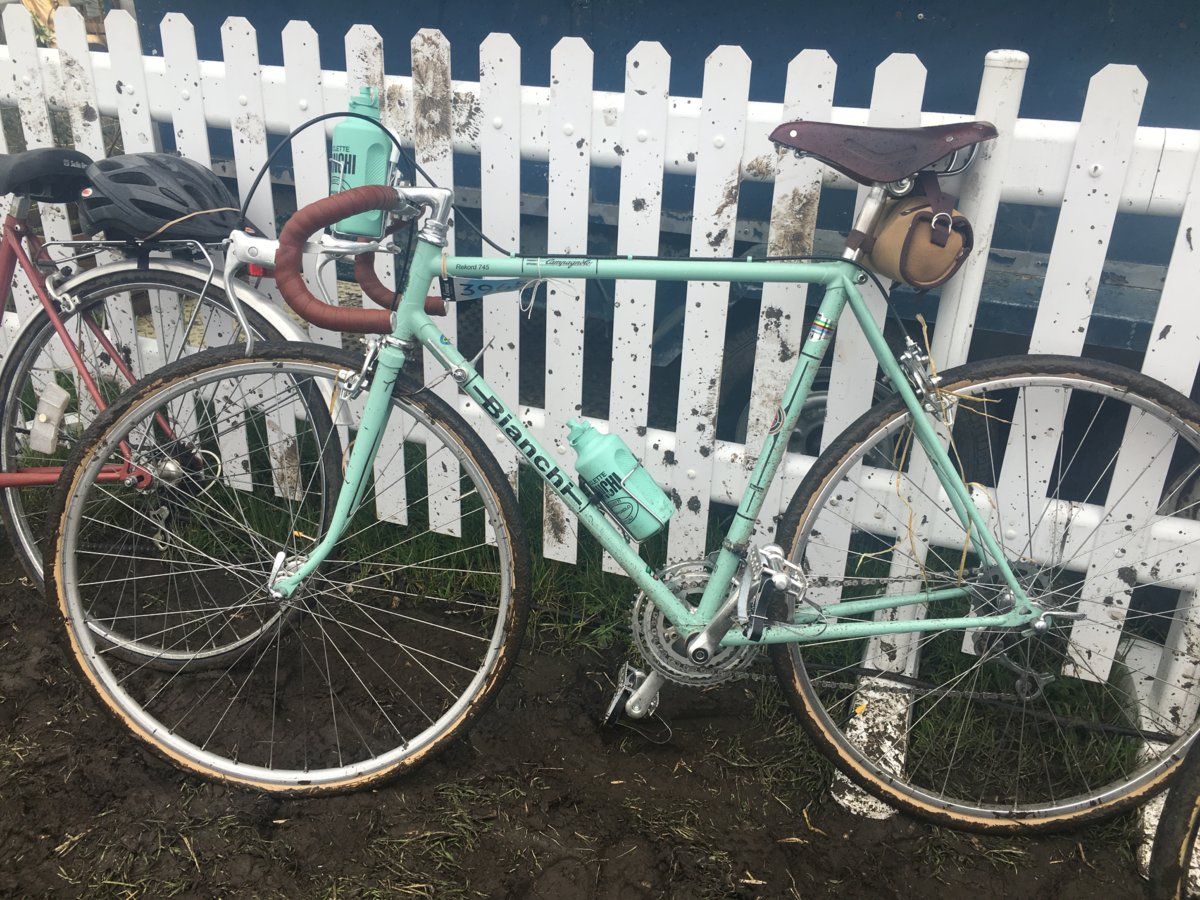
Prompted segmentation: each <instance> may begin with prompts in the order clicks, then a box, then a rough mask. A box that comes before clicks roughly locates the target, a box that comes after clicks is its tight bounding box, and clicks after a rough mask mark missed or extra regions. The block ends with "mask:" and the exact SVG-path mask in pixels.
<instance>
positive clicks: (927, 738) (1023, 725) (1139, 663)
mask: <svg viewBox="0 0 1200 900" xmlns="http://www.w3.org/2000/svg"><path fill="white" fill-rule="evenodd" d="M939 396H940V399H941V401H942V402H943V403H944V411H943V412H942V413H941V414H940V415H938V416H937V418H938V419H939V421H938V422H937V423H936V427H937V428H938V430H939V433H940V435H941V437H942V440H943V443H944V444H945V445H947V446H948V448H949V454H950V456H951V459H952V460H954V461H955V463H956V466H957V467H958V468H959V474H960V476H961V478H962V480H963V482H964V484H966V485H968V487H969V490H970V493H971V496H972V499H973V501H974V503H975V506H976V507H977V508H978V509H979V510H980V512H981V514H982V517H983V518H984V519H985V521H987V523H988V527H989V528H990V530H991V532H992V534H993V536H994V537H995V538H996V541H997V542H998V543H999V545H1000V547H1001V549H1002V551H1003V553H1004V554H1005V557H1006V559H1007V562H1008V564H1009V566H1010V567H1011V568H1012V570H1013V571H1014V573H1015V574H1016V577H1017V579H1018V581H1019V582H1020V584H1021V587H1022V589H1023V590H1024V591H1025V593H1026V594H1027V595H1029V596H1030V597H1031V599H1033V600H1034V601H1035V602H1036V603H1038V604H1039V605H1040V606H1041V607H1042V608H1043V609H1045V610H1048V611H1050V612H1051V613H1054V612H1058V613H1062V614H1064V615H1062V616H1059V617H1054V616H1053V615H1051V616H1049V617H1047V618H1046V620H1045V623H1044V624H1045V625H1046V627H1045V628H1032V627H1028V626H1024V627H1021V628H1007V629H1003V628H995V627H993V628H968V629H965V630H964V629H959V630H948V629H938V628H933V629H932V630H929V631H920V632H907V633H898V634H891V635H884V636H875V637H859V638H853V639H851V638H847V639H834V638H830V639H828V640H825V641H821V640H817V641H815V642H813V643H810V644H780V645H775V646H774V647H773V648H772V653H773V659H774V663H775V667H776V671H777V674H778V676H779V680H780V682H781V684H782V686H783V689H784V692H785V694H786V696H787V697H788V700H789V702H790V704H791V706H792V707H793V709H794V710H795V712H796V713H797V714H798V715H799V717H800V718H801V719H802V720H803V722H804V724H805V727H806V728H807V730H808V731H809V733H810V735H811V736H812V737H813V738H814V739H815V740H816V741H817V743H818V745H819V746H820V747H821V748H823V749H824V750H825V751H826V752H827V754H828V755H829V756H830V758H831V759H833V760H834V762H835V763H836V764H837V765H838V766H839V768H840V769H841V770H842V772H843V773H844V774H845V775H846V776H848V777H849V778H850V779H852V780H853V781H855V782H857V783H858V784H859V785H861V786H863V787H865V788H866V789H868V790H869V791H870V792H871V793H873V794H875V795H876V796H878V797H880V798H882V799H884V800H885V801H886V802H887V803H889V804H891V805H893V806H895V807H898V808H900V809H902V810H905V811H907V812H909V813H912V814H915V815H919V816H922V817H925V818H927V819H931V820H933V821H935V822H938V823H942V824H946V825H950V826H953V827H958V828H969V829H975V830H981V831H998V832H1003V831H1018V830H1039V829H1051V828H1059V827H1066V826H1070V825H1075V824H1079V823H1082V822H1085V821H1090V820H1093V819H1096V818H1099V817H1102V816H1106V815H1110V814H1113V813H1116V812H1118V811H1121V810H1124V809H1127V808H1129V807H1131V806H1133V805H1135V804H1137V803H1140V802H1143V801H1144V800H1145V799H1147V798H1148V797H1149V796H1151V795H1152V794H1154V793H1155V792H1156V791H1158V790H1160V789H1161V788H1162V787H1163V786H1164V784H1165V782H1166V781H1167V779H1168V777H1169V776H1170V774H1171V772H1172V771H1173V770H1174V768H1175V766H1176V765H1177V763H1178V759H1179V757H1180V756H1181V755H1182V753H1183V750H1184V749H1185V748H1186V746H1187V745H1188V743H1189V742H1190V741H1191V740H1192V738H1193V737H1194V735H1195V733H1196V730H1197V727H1198V720H1197V715H1198V711H1200V689H1198V688H1197V685H1198V683H1200V678H1198V676H1200V650H1197V649H1196V648H1197V647H1200V604H1198V602H1197V599H1196V591H1197V589H1198V588H1200V580H1198V576H1200V552H1198V549H1200V527H1198V525H1197V522H1196V521H1195V516H1194V512H1190V511H1189V506H1190V505H1191V504H1190V503H1181V502H1180V501H1179V498H1178V497H1177V496H1176V495H1177V493H1178V490H1179V489H1178V487H1177V486H1178V485H1180V484H1186V483H1191V482H1192V481H1194V478H1195V475H1196V473H1197V471H1200V407H1197V405H1196V404H1194V403H1193V402H1191V401H1190V400H1188V399H1187V398H1186V397H1184V396H1182V395H1181V394H1179V393H1177V392H1176V391H1174V390H1172V389H1170V388H1168V387H1167V386H1165V385H1163V384H1160V383H1158V382H1155V381H1153V380H1151V379H1149V378H1146V377H1145V376H1143V375H1141V374H1139V373H1137V372H1133V371H1130V370H1127V369H1124V368H1121V367H1119V366H1114V365H1111V364H1107V363H1102V362H1096V361H1090V360H1083V359H1075V358H1066V357H1044V356H1043V357H1038V356H1028V357H1015V358H1006V359H997V360H991V361H988V362H982V363H978V364H972V365H967V366H963V367H961V368H959V369H955V370H952V371H950V372H947V373H945V375H944V380H943V382H942V384H941V386H940V392H939ZM912 426H913V423H912V418H911V415H910V413H909V412H908V410H907V408H906V407H905V406H904V405H903V403H902V402H901V401H900V399H899V398H894V399H893V400H890V401H888V402H887V403H884V404H882V405H880V406H878V407H876V408H875V409H872V410H870V411H869V412H868V413H867V414H866V415H864V416H863V417H862V418H861V419H859V420H858V421H857V422H856V423H854V424H853V425H852V426H850V428H848V429H847V430H846V432H845V433H844V434H842V435H841V436H840V437H838V439H837V440H836V441H835V442H834V443H833V444H831V445H830V447H829V449H828V451H827V452H826V453H825V454H824V455H823V456H821V458H820V459H819V460H818V461H817V463H816V464H815V465H814V466H813V468H812V470H811V471H810V472H809V473H808V476H807V477H806V479H805V481H804V482H803V483H802V484H801V486H800V488H799V489H798V490H797V492H796V495H795V496H794V497H793V499H792V502H791V504H790V505H789V507H788V510H787V512H786V514H785V517H784V520H783V522H782V523H781V526H780V532H779V533H780V543H781V544H782V545H783V546H784V547H785V548H787V549H788V551H789V553H790V556H791V559H792V560H793V561H795V562H798V563H801V564H803V566H804V567H805V569H806V570H807V573H808V577H809V590H808V594H807V596H806V598H805V602H804V604H803V605H802V606H801V607H800V609H801V611H802V612H804V613H805V614H806V615H807V616H808V617H809V618H811V613H812V612H813V609H814V606H815V607H824V606H828V605H829V604H830V603H836V602H839V601H845V600H852V599H859V598H862V597H869V596H879V595H886V594H900V593H903V594H919V593H921V592H924V591H938V590H942V589H955V591H956V592H957V596H955V595H954V594H953V593H950V592H948V593H946V594H943V595H942V597H949V599H939V600H937V601H936V602H932V603H926V604H913V605H908V606H903V607H899V608H898V609H896V610H892V611H889V612H877V613H874V614H866V615H859V616H855V617H852V618H857V619H858V620H860V621H864V622H871V621H876V622H878V621H884V620H886V619H889V618H903V619H933V618H954V617H979V616H999V615H1003V614H1005V613H1007V612H1009V611H1010V610H1011V609H1012V608H1013V600H1012V595H1011V593H1010V592H1009V590H1008V586H1007V584H1006V583H1005V581H1004V579H1003V578H1002V577H1001V575H1000V573H999V572H998V571H997V567H996V566H995V565H994V564H993V563H992V562H991V561H990V560H988V559H986V558H985V557H982V556H981V555H980V554H979V553H977V552H976V549H975V543H974V542H973V541H972V540H971V536H970V535H969V534H968V533H967V532H966V530H965V529H964V528H963V526H962V524H961V523H960V522H959V520H958V517H957V515H956V514H955V513H954V511H953V509H952V507H951V505H950V503H949V501H948V498H947V495H946V493H945V490H944V488H943V487H942V486H941V484H940V483H939V481H938V479H937V477H936V476H935V475H934V474H933V471H932V465H931V463H930V462H929V460H928V458H927V456H926V454H925V452H924V450H923V449H922V447H921V446H920V444H919V443H918V442H917V441H916V439H915V437H914V431H913V427H912ZM980 431H982V432H983V433H984V434H986V436H987V441H986V443H985V447H986V452H984V453H982V454H980V453H974V454H971V456H970V460H969V461H968V458H967V457H966V456H965V455H960V454H958V453H957V452H956V447H957V444H958V439H959V437H960V436H961V435H962V434H964V433H969V434H974V435H977V434H978V433H979V432H980ZM881 448H882V449H883V450H885V451H886V452H884V453H880V452H879V451H880V449H881ZM792 612H793V611H792V610H781V611H779V612H777V615H778V616H780V617H781V618H783V617H786V616H788V615H791V614H792ZM822 615H823V614H822ZM823 620H824V621H827V622H830V623H832V622H833V621H835V618H834V617H833V616H832V615H830V616H827V617H824V619H823ZM819 621H820V620H819ZM843 621H844V620H843Z"/></svg>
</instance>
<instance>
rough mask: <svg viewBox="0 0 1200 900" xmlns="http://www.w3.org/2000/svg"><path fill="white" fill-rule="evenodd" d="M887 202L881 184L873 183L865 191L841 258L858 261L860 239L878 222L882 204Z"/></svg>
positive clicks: (860, 251) (860, 253)
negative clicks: (860, 207)
mask: <svg viewBox="0 0 1200 900" xmlns="http://www.w3.org/2000/svg"><path fill="white" fill-rule="evenodd" d="M886 202H887V190H886V189H885V188H884V186H883V185H881V184H873V185H871V187H870V188H869V189H868V191H867V197H866V199H865V200H863V205H862V209H860V210H859V212H858V218H856V219H855V220H854V230H853V231H851V232H850V234H849V235H847V236H846V249H845V250H843V251H842V259H849V260H853V261H854V262H858V259H859V257H861V256H862V241H863V238H864V237H866V235H869V234H870V233H871V231H872V230H873V229H874V228H875V225H876V224H877V223H878V222H879V216H880V214H881V213H882V212H883V208H884V204H885V203H886Z"/></svg>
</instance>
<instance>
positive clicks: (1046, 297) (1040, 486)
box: [996, 65, 1161, 680]
mask: <svg viewBox="0 0 1200 900" xmlns="http://www.w3.org/2000/svg"><path fill="white" fill-rule="evenodd" d="M1145 93H1146V79H1145V78H1144V76H1143V75H1142V73H1141V72H1139V71H1138V70H1137V68H1136V67H1133V66H1117V65H1113V66H1107V67H1105V68H1104V69H1102V70H1101V71H1100V72H1099V73H1097V74H1096V75H1095V76H1093V77H1092V79H1091V82H1090V83H1089V85H1088V93H1087V99H1086V100H1085V102H1084V107H1083V115H1082V117H1081V119H1080V126H1079V136H1078V137H1077V139H1076V142H1075V152H1074V155H1073V157H1072V168H1071V173H1070V175H1069V176H1068V179H1067V186H1066V189H1065V193H1064V197H1063V207H1062V211H1061V212H1060V214H1059V218H1058V226H1057V228H1056V229H1055V233H1054V243H1053V245H1052V248H1051V253H1050V261H1049V263H1048V265H1047V267H1046V277H1045V281H1044V282H1043V285H1042V302H1041V303H1039V305H1038V313H1037V318H1036V319H1035V320H1034V326H1033V334H1032V336H1031V338H1030V345H1029V351H1030V352H1031V353H1066V354H1070V355H1078V354H1079V353H1080V352H1081V351H1082V349H1083V345H1084V338H1085V336H1086V333H1087V325H1088V321H1089V319H1090V316H1091V312H1092V304H1093V303H1094V302H1095V298H1096V289H1097V287H1098V285H1099V283H1100V273H1101V270H1102V268H1103V266H1104V259H1105V256H1106V255H1107V252H1108V241H1109V237H1110V235H1111V233H1112V227H1113V223H1114V221H1115V219H1116V215H1117V212H1118V210H1119V200H1120V195H1121V187H1122V185H1123V184H1124V182H1125V176H1126V172H1127V171H1128V168H1129V160H1130V155H1131V152H1132V149H1133V137H1134V132H1135V130H1136V128H1137V123H1138V118H1139V116H1140V115H1141V108H1142V101H1143V99H1144V97H1145ZM1024 397H1025V395H1024V393H1023V394H1022V400H1019V401H1018V403H1017V406H1016V408H1015V409H1014V411H1013V416H1012V424H1011V427H1010V429H1009V434H1008V442H1007V446H1006V448H1005V452H1004V463H1003V468H1002V471H1001V473H1000V478H999V483H998V484H997V486H996V507H997V515H998V518H999V524H1000V528H1001V529H1002V530H1001V533H1000V535H999V537H1000V539H1001V540H1002V541H1004V542H1006V543H1007V542H1011V541H1013V540H1016V541H1018V542H1019V543H1021V544H1022V545H1024V544H1025V542H1026V541H1028V540H1036V541H1038V542H1039V543H1045V544H1047V545H1048V544H1049V542H1050V540H1051V538H1048V537H1046V534H1047V533H1048V529H1049V527H1051V526H1050V523H1054V522H1059V521H1060V518H1059V517H1058V516H1057V515H1054V516H1051V515H1047V516H1046V517H1045V518H1044V519H1043V517H1042V513H1043V511H1045V510H1046V509H1047V507H1048V505H1049V504H1051V501H1049V500H1047V489H1048V486H1049V484H1050V481H1051V476H1052V468H1053V465H1054V459H1055V455H1056V454H1055V450H1054V448H1056V447H1057V445H1058V442H1059V438H1060V436H1061V434H1062V425H1063V419H1064V417H1065V415H1066V407H1067V402H1068V400H1069V396H1068V395H1067V394H1065V393H1064V394H1063V395H1062V397H1061V402H1056V403H1054V404H1048V405H1046V406H1043V407H1041V408H1031V407H1028V405H1027V404H1026V403H1025V402H1022V401H1023V400H1024ZM1051 406H1053V408H1051ZM1031 436H1032V437H1033V438H1034V440H1035V441H1036V445H1035V446H1038V447H1045V448H1046V450H1045V451H1044V452H1041V453H1038V454H1036V455H1035V456H1034V458H1029V457H1030V454H1029V453H1028V452H1027V451H1026V446H1027V444H1028V442H1029V439H1030V437H1031ZM1160 487H1161V484H1160ZM1054 505H1055V507H1056V508H1057V504H1054ZM1031 516H1032V519H1033V521H1032V522H1030V521H1029V519H1030V517H1031ZM1039 522H1042V523H1043V526H1044V527H1039V528H1038V529H1037V532H1036V533H1035V534H1034V535H1032V536H1031V535H1030V534H1029V532H1030V530H1031V528H1033V526H1034V525H1035V524H1036V523H1039ZM1016 523H1022V524H1021V525H1017V524H1016ZM1061 524H1065V523H1061ZM1017 552H1023V551H1021V550H1020V548H1018V550H1017ZM1062 552H1063V553H1064V554H1067V549H1064V550H1063V551H1062ZM1064 558H1069V557H1064ZM1076 627H1078V626H1076ZM1074 632H1075V629H1072V634H1074ZM1113 634H1114V635H1115V632H1113ZM1098 640H1101V641H1102V642H1103V639H1100V638H1098ZM1114 643H1115V642H1114ZM1083 650H1084V648H1083V647H1081V646H1079V645H1077V644H1076V642H1075V641H1074V639H1073V640H1072V653H1073V655H1074V656H1075V657H1076V659H1079V658H1080V656H1079V654H1080V653H1081V652H1083ZM1096 665H1098V666H1099V668H1096V667H1095V666H1083V665H1079V666H1076V667H1074V671H1072V672H1068V674H1075V675H1077V676H1079V677H1081V678H1087V679H1089V680H1090V679H1103V678H1105V677H1106V676H1107V669H1106V667H1105V666H1104V665H1103V663H1097V664H1096Z"/></svg>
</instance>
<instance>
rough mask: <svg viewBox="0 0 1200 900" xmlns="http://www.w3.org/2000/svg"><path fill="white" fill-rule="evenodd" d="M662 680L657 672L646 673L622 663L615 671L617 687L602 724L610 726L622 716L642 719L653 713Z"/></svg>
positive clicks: (656, 707) (656, 705) (656, 706)
mask: <svg viewBox="0 0 1200 900" xmlns="http://www.w3.org/2000/svg"><path fill="white" fill-rule="evenodd" d="M663 681H664V679H663V677H662V676H661V675H660V674H658V673H657V672H651V673H649V674H646V673H645V672H643V671H642V670H641V669H637V668H634V667H633V666H632V665H630V664H629V663H624V664H623V665H622V666H621V670H620V671H619V672H618V673H617V689H616V691H615V692H614V693H613V698H612V700H610V701H609V703H608V709H607V710H605V712H604V718H603V720H602V724H603V725H604V726H605V727H612V726H613V725H616V724H617V723H618V722H619V721H621V719H622V717H624V716H629V717H630V718H631V719H644V718H645V717H646V716H651V715H653V714H654V712H655V710H657V709H658V700H659V689H660V688H661V687H662V685H663Z"/></svg>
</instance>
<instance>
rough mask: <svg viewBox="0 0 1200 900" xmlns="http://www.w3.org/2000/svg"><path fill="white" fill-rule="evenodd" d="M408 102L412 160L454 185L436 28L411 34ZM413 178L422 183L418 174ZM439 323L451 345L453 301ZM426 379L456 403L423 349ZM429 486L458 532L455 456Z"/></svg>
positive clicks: (447, 526) (445, 73) (439, 512)
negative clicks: (412, 146)
mask: <svg viewBox="0 0 1200 900" xmlns="http://www.w3.org/2000/svg"><path fill="white" fill-rule="evenodd" d="M411 50H412V71H413V79H412V91H413V101H412V106H411V113H412V129H413V141H414V153H415V156H416V162H417V164H418V165H420V166H421V167H422V168H423V169H424V170H425V171H426V172H427V173H428V174H429V177H430V178H431V179H433V181H434V182H435V183H436V184H438V185H439V186H441V187H444V188H453V187H454V145H453V142H452V140H451V133H450V124H451V122H452V121H453V119H452V100H453V87H452V85H451V81H450V42H449V41H447V40H446V36H445V35H444V34H442V33H441V32H440V31H438V30H436V29H433V28H422V29H421V30H420V31H418V32H417V34H416V36H415V37H413V39H412V45H411ZM417 183H418V184H421V183H423V182H422V180H421V179H420V178H419V177H418V179H417ZM447 241H448V243H447V245H446V252H447V253H451V254H452V253H454V231H453V229H451V231H450V234H449V235H448V236H447ZM438 327H439V328H440V329H441V330H442V332H443V333H444V334H445V335H446V337H447V339H448V340H449V341H450V342H451V343H452V344H453V343H455V342H456V339H457V337H458V328H457V323H456V318H455V312H454V307H453V305H452V304H451V305H450V308H449V309H448V310H447V312H446V316H445V318H442V319H439V320H438ZM425 378H426V381H427V382H428V383H436V386H435V387H434V391H436V392H437V393H438V395H439V396H440V397H442V399H444V400H446V401H447V402H449V403H451V404H455V403H457V402H458V399H457V397H458V390H457V388H456V386H455V384H454V382H453V381H451V380H450V379H449V378H447V377H446V373H445V372H444V371H443V370H442V367H441V366H440V365H438V363H437V361H436V360H434V359H433V358H432V357H431V356H430V355H429V354H425ZM426 469H427V473H428V479H429V484H428V489H429V521H430V527H431V528H433V530H435V531H440V532H442V533H443V534H452V535H461V534H462V523H461V515H462V513H461V504H460V502H459V484H460V475H461V472H460V466H459V464H458V461H457V460H454V459H448V460H439V464H438V465H430V466H427V467H426Z"/></svg>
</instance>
